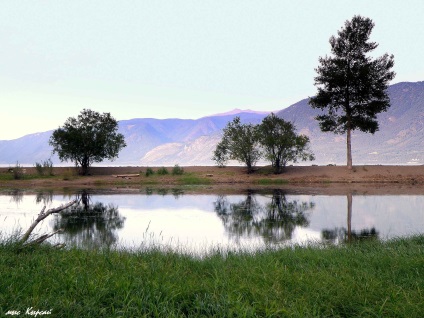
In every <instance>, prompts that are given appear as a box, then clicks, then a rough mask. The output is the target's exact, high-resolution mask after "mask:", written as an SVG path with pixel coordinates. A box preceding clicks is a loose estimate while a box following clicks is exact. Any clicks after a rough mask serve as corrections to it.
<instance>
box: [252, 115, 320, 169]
mask: <svg viewBox="0 0 424 318" xmlns="http://www.w3.org/2000/svg"><path fill="white" fill-rule="evenodd" d="M259 142H260V144H261V146H262V147H263V149H264V155H265V157H266V158H267V159H268V160H270V161H271V164H272V166H273V167H274V172H275V173H281V172H282V169H283V168H284V167H285V166H286V165H287V163H288V162H294V163H296V162H298V160H301V161H307V160H314V159H315V158H314V155H313V154H312V152H311V151H310V149H309V138H308V137H307V136H304V135H297V134H296V128H295V126H294V125H293V124H292V123H291V122H287V121H285V120H284V119H282V118H279V117H277V116H275V115H274V113H271V114H270V115H268V116H267V117H265V118H264V119H263V120H262V123H261V124H260V125H259Z"/></svg>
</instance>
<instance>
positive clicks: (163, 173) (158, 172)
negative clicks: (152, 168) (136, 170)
mask: <svg viewBox="0 0 424 318" xmlns="http://www.w3.org/2000/svg"><path fill="white" fill-rule="evenodd" d="M156 173H157V174H158V175H160V176H164V175H167V174H169V171H168V169H166V168H165V167H162V168H159V169H158V171H157V172H156Z"/></svg>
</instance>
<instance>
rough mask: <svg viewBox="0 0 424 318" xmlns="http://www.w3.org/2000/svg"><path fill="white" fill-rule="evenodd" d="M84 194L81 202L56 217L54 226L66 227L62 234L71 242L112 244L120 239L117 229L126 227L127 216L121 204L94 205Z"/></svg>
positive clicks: (94, 245)
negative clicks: (120, 206) (124, 215)
mask: <svg viewBox="0 0 424 318" xmlns="http://www.w3.org/2000/svg"><path fill="white" fill-rule="evenodd" d="M80 196H81V200H80V201H79V203H78V205H76V206H73V207H71V208H69V209H67V210H64V211H63V212H62V213H60V215H58V216H56V218H55V220H54V224H53V229H54V230H55V231H56V230H58V229H63V230H64V231H63V232H62V234H61V237H62V238H64V242H65V243H66V244H69V245H75V246H78V247H83V248H90V247H105V246H106V247H110V246H111V245H112V244H114V243H115V242H116V241H117V239H118V237H117V235H116V233H115V231H116V230H118V229H121V228H122V227H123V226H124V222H125V217H123V216H121V214H120V213H119V211H118V207H117V206H114V205H112V204H108V205H104V204H103V203H101V202H95V203H94V204H92V203H90V197H89V194H87V193H86V192H83V193H81V195H80Z"/></svg>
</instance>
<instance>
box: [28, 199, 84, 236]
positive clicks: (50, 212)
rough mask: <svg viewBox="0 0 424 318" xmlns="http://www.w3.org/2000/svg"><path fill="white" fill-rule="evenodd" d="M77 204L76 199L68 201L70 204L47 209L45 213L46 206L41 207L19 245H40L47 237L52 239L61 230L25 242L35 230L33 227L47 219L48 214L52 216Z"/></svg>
mask: <svg viewBox="0 0 424 318" xmlns="http://www.w3.org/2000/svg"><path fill="white" fill-rule="evenodd" d="M77 202H78V200H77V199H75V200H73V201H70V202H68V203H66V204H64V205H61V206H59V207H57V208H53V209H49V210H47V211H45V210H46V206H44V207H43V209H42V210H41V212H40V213H39V214H38V216H37V218H36V219H35V220H34V222H33V223H32V224H31V226H30V227H29V229H28V230H27V231H26V232H25V234H24V235H23V236H22V238H21V241H20V242H21V243H22V244H24V243H26V244H40V243H42V242H44V241H45V240H47V239H48V238H49V237H52V236H53V235H55V234H57V233H59V232H61V231H62V229H59V230H57V231H55V232H53V233H51V234H44V235H42V236H40V237H39V238H37V239H35V240H33V241H30V242H27V241H28V239H29V237H30V235H31V233H32V231H34V229H35V227H36V226H37V225H38V223H40V222H41V221H43V220H44V219H45V218H46V217H48V216H49V215H50V214H53V213H58V212H60V211H63V210H65V209H67V208H69V207H71V206H72V205H74V204H75V203H77Z"/></svg>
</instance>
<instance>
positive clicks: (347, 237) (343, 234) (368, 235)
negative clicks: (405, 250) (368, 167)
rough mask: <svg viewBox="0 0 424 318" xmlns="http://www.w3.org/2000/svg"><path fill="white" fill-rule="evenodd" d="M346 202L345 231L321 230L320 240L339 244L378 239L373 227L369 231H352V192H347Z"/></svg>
mask: <svg viewBox="0 0 424 318" xmlns="http://www.w3.org/2000/svg"><path fill="white" fill-rule="evenodd" d="M346 201H347V229H346V228H344V227H342V228H335V229H332V230H329V229H324V230H322V238H323V239H324V240H326V241H327V242H332V243H339V242H353V241H361V240H369V239H378V235H379V233H378V231H377V230H376V229H375V227H372V228H371V229H362V230H360V231H359V232H356V231H352V204H353V196H352V192H349V193H348V194H347V195H346Z"/></svg>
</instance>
